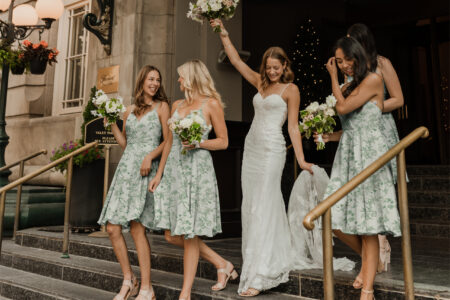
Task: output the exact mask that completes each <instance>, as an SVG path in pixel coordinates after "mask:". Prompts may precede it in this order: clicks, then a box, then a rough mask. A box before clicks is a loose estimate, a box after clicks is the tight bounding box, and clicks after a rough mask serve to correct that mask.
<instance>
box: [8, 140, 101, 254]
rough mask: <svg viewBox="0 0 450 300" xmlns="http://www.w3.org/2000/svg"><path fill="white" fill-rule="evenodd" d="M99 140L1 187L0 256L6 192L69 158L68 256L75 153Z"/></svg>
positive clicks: (67, 189)
mask: <svg viewBox="0 0 450 300" xmlns="http://www.w3.org/2000/svg"><path fill="white" fill-rule="evenodd" d="M97 144H98V143H97V142H92V143H89V144H86V145H84V146H83V147H81V148H79V149H77V150H75V151H73V152H71V153H69V154H67V155H66V156H63V157H61V158H59V159H57V160H55V161H53V162H51V163H49V164H48V165H46V166H44V167H42V168H40V169H39V170H37V171H34V172H32V173H30V174H28V175H25V176H23V177H22V178H19V179H17V180H15V181H13V182H11V183H9V184H7V185H5V186H4V187H2V188H0V194H1V196H0V258H1V254H2V238H3V219H4V217H5V200H6V192H7V191H9V190H10V189H13V188H15V187H16V186H18V185H21V184H23V183H24V182H26V181H28V180H30V179H32V178H34V177H36V176H38V175H40V174H42V173H44V172H45V171H48V170H50V169H51V168H54V167H56V166H57V165H59V164H61V163H63V162H65V161H66V160H69V163H68V165H67V173H66V175H67V180H66V201H65V208H64V239H63V250H62V252H63V254H62V257H63V258H68V257H69V253H68V249H69V208H70V191H71V188H72V171H73V157H74V156H75V155H78V154H80V153H82V152H84V151H86V150H89V149H90V148H92V147H95V146H97Z"/></svg>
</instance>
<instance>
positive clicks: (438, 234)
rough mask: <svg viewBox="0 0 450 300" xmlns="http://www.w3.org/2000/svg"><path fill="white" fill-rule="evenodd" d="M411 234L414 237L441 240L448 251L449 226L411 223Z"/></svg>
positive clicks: (449, 241) (449, 242) (449, 240)
mask: <svg viewBox="0 0 450 300" xmlns="http://www.w3.org/2000/svg"><path fill="white" fill-rule="evenodd" d="M410 228H411V234H412V235H413V236H415V237H434V238H440V239H442V242H443V243H446V244H447V245H449V249H450V224H435V223H434V224H433V223H425V222H424V223H420V222H416V223H411V227H410Z"/></svg>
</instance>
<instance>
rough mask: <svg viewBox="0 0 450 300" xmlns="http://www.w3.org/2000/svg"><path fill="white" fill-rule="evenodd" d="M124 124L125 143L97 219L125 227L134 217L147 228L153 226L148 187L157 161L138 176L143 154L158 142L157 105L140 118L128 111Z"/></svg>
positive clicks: (152, 202)
mask: <svg viewBox="0 0 450 300" xmlns="http://www.w3.org/2000/svg"><path fill="white" fill-rule="evenodd" d="M125 128H126V135H127V146H126V148H125V151H124V152H123V154H122V158H121V159H120V162H119V164H118V166H117V169H116V173H115V174H114V178H113V180H112V182H111V186H110V187H109V191H108V195H107V196H106V200H105V204H104V206H103V210H102V213H101V215H100V219H99V220H98V223H99V224H101V225H105V224H106V223H111V224H117V225H122V226H123V227H125V228H127V227H128V226H129V222H130V221H137V222H140V223H141V224H142V225H144V226H145V227H147V228H155V226H154V209H153V207H154V200H153V194H151V193H150V192H149V191H148V183H149V180H150V179H151V178H153V177H154V176H155V174H156V171H157V169H158V161H153V162H152V166H151V171H150V173H149V175H148V176H145V177H143V176H141V174H140V168H141V165H142V161H143V160H144V157H145V156H146V155H147V154H149V153H150V152H151V151H153V150H154V149H155V148H156V147H158V146H159V144H160V142H161V141H160V140H161V122H160V121H159V117H158V112H157V107H155V108H154V109H153V110H152V111H150V112H148V113H146V114H145V115H143V116H141V118H140V120H138V119H137V118H136V116H135V114H134V113H133V112H131V113H130V115H129V116H128V119H127V122H126V127H125Z"/></svg>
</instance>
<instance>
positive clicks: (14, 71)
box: [11, 66, 25, 75]
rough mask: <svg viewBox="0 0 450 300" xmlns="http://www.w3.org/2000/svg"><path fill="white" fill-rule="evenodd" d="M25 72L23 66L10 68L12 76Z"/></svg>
mask: <svg viewBox="0 0 450 300" xmlns="http://www.w3.org/2000/svg"><path fill="white" fill-rule="evenodd" d="M23 72H25V66H14V67H11V73H12V74H14V75H22V74H23Z"/></svg>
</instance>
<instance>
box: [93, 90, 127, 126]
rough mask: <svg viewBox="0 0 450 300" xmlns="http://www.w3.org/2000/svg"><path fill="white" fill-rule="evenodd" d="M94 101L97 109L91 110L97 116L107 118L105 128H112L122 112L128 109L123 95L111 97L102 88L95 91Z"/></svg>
mask: <svg viewBox="0 0 450 300" xmlns="http://www.w3.org/2000/svg"><path fill="white" fill-rule="evenodd" d="M92 103H94V105H95V106H96V107H97V109H96V110H91V114H92V115H93V116H96V117H102V118H106V120H107V121H106V124H105V128H106V129H108V130H109V129H111V125H112V124H114V123H116V121H117V120H119V119H120V113H123V112H125V111H126V108H125V105H123V99H122V97H117V98H109V97H108V96H107V95H106V94H105V92H103V91H102V90H98V91H97V92H96V93H95V97H94V98H93V99H92Z"/></svg>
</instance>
